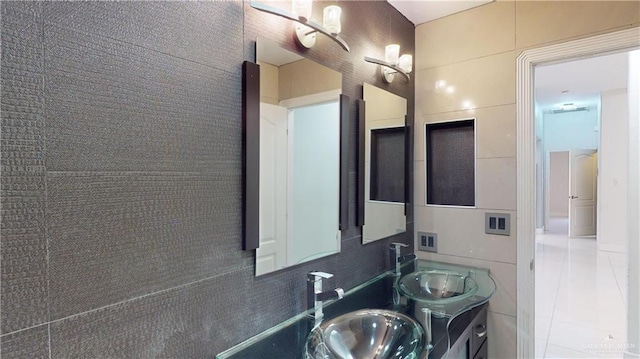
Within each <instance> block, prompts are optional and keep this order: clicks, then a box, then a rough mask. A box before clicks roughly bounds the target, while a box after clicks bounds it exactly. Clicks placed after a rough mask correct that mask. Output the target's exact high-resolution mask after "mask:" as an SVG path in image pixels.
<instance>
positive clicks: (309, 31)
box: [250, 0, 349, 52]
mask: <svg viewBox="0 0 640 359" xmlns="http://www.w3.org/2000/svg"><path fill="white" fill-rule="evenodd" d="M250 5H251V7H252V8H254V9H256V10H260V11H263V12H266V13H269V14H273V15H277V16H280V17H284V18H285V19H289V20H292V21H294V22H295V25H294V28H295V31H296V38H297V39H298V42H299V43H300V44H301V45H302V46H304V47H306V48H308V49H309V48H311V47H313V45H315V43H316V34H317V33H322V34H325V35H327V37H329V38H330V39H331V40H333V41H335V42H336V43H338V44H339V45H340V46H341V47H342V48H343V49H345V50H346V51H347V52H348V51H349V45H347V43H346V42H345V41H344V40H343V39H342V38H341V37H340V36H338V34H339V33H340V31H341V30H342V29H341V25H340V16H341V15H342V9H341V8H340V7H339V6H336V5H331V6H327V7H326V8H324V11H323V21H322V25H320V24H317V23H315V22H313V21H311V12H312V8H313V0H293V1H292V11H291V12H288V11H286V10H282V9H279V8H277V7H273V6H269V5H266V4H262V3H259V2H257V1H254V0H251V2H250Z"/></svg>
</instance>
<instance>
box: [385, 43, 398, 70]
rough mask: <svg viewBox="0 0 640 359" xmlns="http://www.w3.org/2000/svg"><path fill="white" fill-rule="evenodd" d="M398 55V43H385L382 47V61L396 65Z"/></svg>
mask: <svg viewBox="0 0 640 359" xmlns="http://www.w3.org/2000/svg"><path fill="white" fill-rule="evenodd" d="M398 56H400V45H397V44H393V45H387V46H386V47H385V48H384V61H386V62H388V63H390V64H392V65H396V64H397V63H398Z"/></svg>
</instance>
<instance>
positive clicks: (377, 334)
mask: <svg viewBox="0 0 640 359" xmlns="http://www.w3.org/2000/svg"><path fill="white" fill-rule="evenodd" d="M424 345H425V333H424V330H423V329H422V327H421V326H420V324H419V323H418V322H417V321H415V320H414V319H412V318H410V317H409V316H406V315H404V314H401V313H398V312H394V311H390V310H384V309H362V310H357V311H355V312H351V313H347V314H343V315H341V316H339V317H336V318H334V319H331V320H328V321H325V322H323V323H321V324H320V325H319V326H318V327H316V328H314V329H313V330H312V331H311V334H309V337H308V338H307V343H306V347H305V359H347V358H348V359H358V358H367V359H386V358H395V359H401V358H402V359H414V358H419V357H420V354H421V353H422V351H423V350H424Z"/></svg>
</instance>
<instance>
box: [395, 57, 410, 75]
mask: <svg viewBox="0 0 640 359" xmlns="http://www.w3.org/2000/svg"><path fill="white" fill-rule="evenodd" d="M412 66H413V56H411V55H408V54H404V55H402V56H400V59H399V60H398V67H400V68H401V69H403V70H404V71H405V72H411V70H412Z"/></svg>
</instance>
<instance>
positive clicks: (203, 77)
mask: <svg viewBox="0 0 640 359" xmlns="http://www.w3.org/2000/svg"><path fill="white" fill-rule="evenodd" d="M45 46H46V47H47V51H46V59H45V61H46V78H45V99H46V116H47V127H46V131H47V136H46V137H47V170H49V171H71V170H73V171H83V170H102V171H122V170H128V171H144V170H147V171H211V170H213V168H212V166H213V165H215V163H216V162H217V161H236V162H238V163H239V161H241V159H242V157H241V154H242V137H241V134H242V132H241V126H240V124H241V93H242V92H241V81H240V80H241V75H240V62H241V61H240V59H237V60H235V61H234V59H233V58H230V59H229V62H235V63H236V69H235V70H234V72H233V73H229V72H224V71H220V70H216V69H213V68H211V67H207V66H203V65H199V64H196V63H193V62H190V61H185V60H181V59H178V58H175V57H171V56H168V55H165V54H162V53H157V52H153V51H150V50H145V49H142V48H140V47H137V46H133V45H130V44H127V43H124V42H121V41H115V40H111V39H108V38H103V37H99V36H89V35H82V34H77V33H75V32H72V31H69V30H64V29H61V28H58V27H52V26H47V28H46V32H45Z"/></svg>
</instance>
